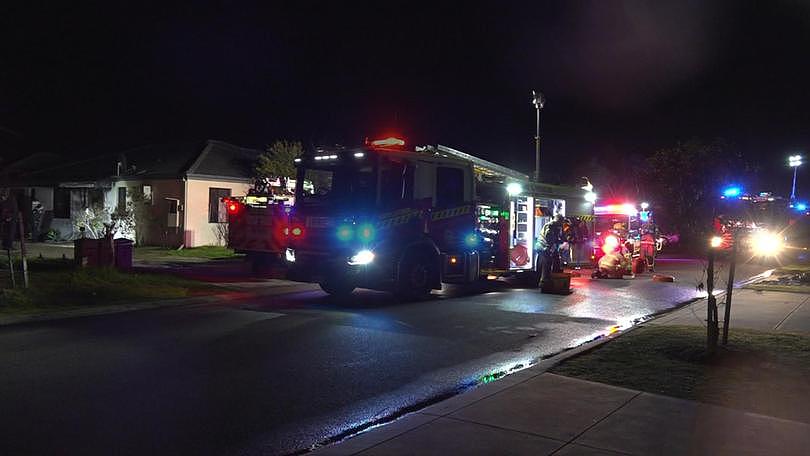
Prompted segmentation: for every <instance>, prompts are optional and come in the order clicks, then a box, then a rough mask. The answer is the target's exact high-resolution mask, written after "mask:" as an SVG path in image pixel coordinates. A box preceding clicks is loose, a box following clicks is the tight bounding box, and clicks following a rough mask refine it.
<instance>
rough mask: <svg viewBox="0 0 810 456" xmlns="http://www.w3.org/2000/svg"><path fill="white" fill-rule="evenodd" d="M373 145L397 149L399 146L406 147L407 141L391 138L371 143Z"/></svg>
mask: <svg viewBox="0 0 810 456" xmlns="http://www.w3.org/2000/svg"><path fill="white" fill-rule="evenodd" d="M371 145H372V146H375V147H397V146H404V145H405V141H404V140H402V139H400V138H395V137H393V136H390V137H388V138H385V139H376V140H374V141H371Z"/></svg>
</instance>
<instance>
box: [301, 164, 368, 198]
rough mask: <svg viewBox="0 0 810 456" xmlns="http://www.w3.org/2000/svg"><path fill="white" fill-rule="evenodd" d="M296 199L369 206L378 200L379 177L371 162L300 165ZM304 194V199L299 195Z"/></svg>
mask: <svg viewBox="0 0 810 456" xmlns="http://www.w3.org/2000/svg"><path fill="white" fill-rule="evenodd" d="M298 172H299V176H300V177H303V179H300V178H299V179H298V180H297V184H298V185H297V188H296V194H297V198H296V201H300V202H301V203H302V204H319V203H324V204H330V205H338V206H355V207H367V206H369V205H371V204H374V198H375V195H376V179H375V174H374V168H373V167H372V166H371V165H363V166H341V165H339V164H338V163H328V164H323V165H316V166H306V167H302V168H300V169H299V171H298ZM299 198H300V199H299Z"/></svg>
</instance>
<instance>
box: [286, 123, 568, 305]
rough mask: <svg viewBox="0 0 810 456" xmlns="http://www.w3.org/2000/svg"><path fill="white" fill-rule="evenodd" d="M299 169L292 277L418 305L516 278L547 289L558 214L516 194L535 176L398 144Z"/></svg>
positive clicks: (344, 152)
mask: <svg viewBox="0 0 810 456" xmlns="http://www.w3.org/2000/svg"><path fill="white" fill-rule="evenodd" d="M482 164H488V165H489V167H488V168H486V167H484V166H482ZM296 165H297V176H296V182H297V186H296V190H295V206H294V207H293V208H292V209H291V211H290V216H289V223H288V226H287V227H286V228H285V234H286V235H287V249H286V251H285V258H286V261H287V267H288V273H287V278H288V279H291V280H297V281H304V282H315V283H318V284H320V286H321V287H322V288H323V290H324V291H326V292H327V293H330V294H336V295H345V294H348V293H351V291H352V290H354V289H355V288H356V287H362V288H371V289H377V290H386V291H393V292H395V293H396V294H398V295H401V296H405V297H410V298H421V297H425V296H427V295H428V294H429V293H430V292H431V290H433V289H441V287H442V283H470V282H474V281H477V280H479V278H481V277H484V278H487V277H489V278H494V277H495V276H494V274H496V273H497V274H502V273H504V272H509V271H512V272H516V271H525V272H530V273H532V275H533V277H534V282H535V283H536V281H537V275H536V270H537V260H536V258H537V255H536V253H535V252H534V250H535V249H534V240H535V238H536V232H537V231H539V228H540V227H536V223H535V222H536V221H537V217H536V216H535V215H536V213H539V214H540V215H541V217H545V216H548V217H550V216H552V215H553V214H552V211H550V210H549V211H546V213H544V212H543V211H542V210H541V211H539V212H536V207H535V198H534V197H532V196H530V195H526V194H518V193H522V192H517V193H516V192H512V194H511V195H510V194H509V193H507V187H508V186H509V185H512V184H516V185H527V184H528V182H523V183H522V184H521V182H519V180H520V179H519V178H523V177H526V176H523V175H520V174H518V173H515V172H514V171H511V170H509V169H507V168H504V167H500V166H499V165H496V164H494V163H489V162H485V161H483V160H480V159H475V157H472V156H469V155H467V154H464V153H462V152H459V151H455V150H453V149H450V148H447V147H444V146H438V147H425V148H420V149H418V150H413V151H409V150H405V149H404V142H402V141H401V140H399V139H396V138H388V139H386V140H382V141H375V142H372V143H369V144H367V145H365V146H363V147H357V148H330V149H324V148H321V149H315V150H312V151H308V152H307V153H305V154H304V155H303V156H302V157H301V158H299V159H296ZM513 187H514V185H513ZM538 201H539V199H538ZM560 206H562V208H561V209H562V210H564V202H562V203H558V204H557V206H556V207H558V208H560ZM541 226H542V225H541Z"/></svg>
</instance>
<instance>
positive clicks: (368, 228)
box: [357, 223, 374, 242]
mask: <svg viewBox="0 0 810 456" xmlns="http://www.w3.org/2000/svg"><path fill="white" fill-rule="evenodd" d="M357 237H359V238H360V240H361V241H363V242H370V241H372V240H374V226H373V225H371V224H370V223H366V224H364V225H360V227H359V228H358V229H357Z"/></svg>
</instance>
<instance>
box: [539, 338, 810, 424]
mask: <svg viewBox="0 0 810 456" xmlns="http://www.w3.org/2000/svg"><path fill="white" fill-rule="evenodd" d="M705 344H706V330H705V328H699V327H698V328H695V327H688V326H644V327H641V328H638V329H636V330H634V331H632V332H630V333H628V334H626V335H623V336H621V337H619V338H617V339H615V340H613V341H611V342H609V343H607V344H605V345H602V346H600V347H599V348H597V349H595V350H593V351H591V352H589V353H586V354H584V355H582V356H578V357H575V358H572V359H569V360H568V361H565V362H564V363H562V364H560V365H558V366H556V367H555V368H554V369H553V370H552V372H554V373H556V374H560V375H567V376H570V377H577V378H582V379H585V380H591V381H595V382H601V383H608V384H611V385H617V386H623V387H626V388H632V389H637V390H641V391H647V392H651V393H657V394H663V395H667V396H674V397H679V398H683V399H691V400H698V401H702V402H708V403H713V404H718V405H723V406H726V407H732V408H737V409H742V410H747V411H752V412H756V413H762V414H766V415H771V416H777V417H781V418H787V419H792V420H799V421H804V422H808V423H810V408H809V407H807V398H810V381H808V378H810V335H799V334H783V333H779V334H777V333H765V332H758V331H751V330H740V329H732V330H731V332H730V333H729V345H728V346H727V347H725V348H723V347H721V348H720V349H719V351H718V353H717V354H716V355H715V356H714V357H711V358H710V357H708V356H707V355H706V352H705Z"/></svg>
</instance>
